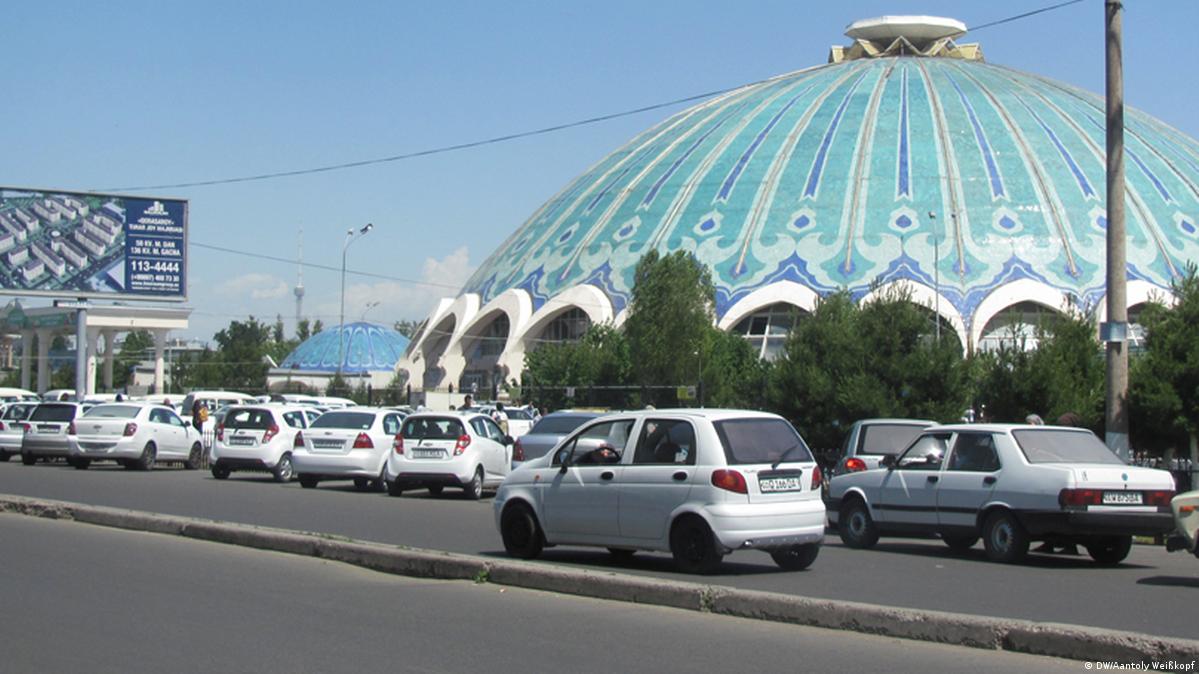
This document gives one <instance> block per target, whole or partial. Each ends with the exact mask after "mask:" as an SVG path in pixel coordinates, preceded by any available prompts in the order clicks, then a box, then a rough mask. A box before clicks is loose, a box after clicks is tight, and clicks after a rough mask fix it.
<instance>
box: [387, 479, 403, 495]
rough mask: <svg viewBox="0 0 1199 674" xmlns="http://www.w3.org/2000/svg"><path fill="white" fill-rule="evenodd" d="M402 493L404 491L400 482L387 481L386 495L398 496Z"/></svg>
mask: <svg viewBox="0 0 1199 674" xmlns="http://www.w3.org/2000/svg"><path fill="white" fill-rule="evenodd" d="M403 493H404V485H402V484H400V483H399V482H398V481H396V482H388V483H387V495H388V496H400V495H401V494H403Z"/></svg>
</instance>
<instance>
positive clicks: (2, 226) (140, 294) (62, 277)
mask: <svg viewBox="0 0 1199 674" xmlns="http://www.w3.org/2000/svg"><path fill="white" fill-rule="evenodd" d="M0 294H6V295H33V296H38V295H41V296H47V297H57V298H76V297H78V298H83V297H92V298H106V299H130V300H158V301H184V300H186V299H187V201H184V200H181V199H163V198H155V197H144V196H122V195H116V194H97V193H93V192H56V191H46V190H32V189H25V188H16V187H0Z"/></svg>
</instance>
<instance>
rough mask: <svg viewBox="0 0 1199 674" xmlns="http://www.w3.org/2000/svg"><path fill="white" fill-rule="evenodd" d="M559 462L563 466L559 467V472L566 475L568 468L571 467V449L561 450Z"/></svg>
mask: <svg viewBox="0 0 1199 674" xmlns="http://www.w3.org/2000/svg"><path fill="white" fill-rule="evenodd" d="M558 463H559V464H561V466H560V467H559V468H558V472H559V473H561V474H563V475H565V474H566V469H567V468H569V467H570V450H569V449H562V450H559V452H558Z"/></svg>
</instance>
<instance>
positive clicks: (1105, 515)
mask: <svg viewBox="0 0 1199 674" xmlns="http://www.w3.org/2000/svg"><path fill="white" fill-rule="evenodd" d="M1173 496H1174V481H1173V478H1172V477H1171V476H1170V473H1168V472H1166V471H1164V470H1156V469H1152V468H1140V467H1137V466H1130V465H1127V464H1125V463H1124V461H1122V460H1121V459H1120V458H1119V457H1117V456H1116V455H1115V454H1113V453H1112V452H1111V451H1110V450H1109V449H1108V448H1107V447H1106V446H1105V445H1104V444H1103V443H1102V442H1100V441H1099V439H1098V438H1096V437H1095V435H1094V434H1093V433H1091V432H1090V431H1088V430H1085V429H1080V428H1063V427H1055V426H1029V425H1011V424H985V425H984V424H977V425H976V424H962V425H953V426H933V427H931V428H928V429H926V430H924V431H923V432H922V433H921V434H920V435H919V436H918V437H917V438H916V439H915V440H914V441H913V442H912V444H911V445H909V446H908V447H907V449H906V450H904V451H903V453H901V454H900V455H899V457H898V458H893V457H888V458H887V459H885V460H884V462H883V465H882V467H880V468H878V469H875V470H867V471H864V472H855V473H848V474H845V475H838V476H836V477H834V478H833V479H832V480H831V481H830V485H829V519H830V521H832V522H833V523H835V524H837V526H838V529H839V530H840V534H841V540H842V541H843V542H844V543H845V544H846V545H848V546H850V547H853V548H869V547H872V546H873V545H874V544H875V543H876V542H877V541H878V538H879V536H880V535H884V534H886V535H897V536H903V535H917V536H928V535H932V534H939V535H940V536H941V539H942V540H943V541H945V543H946V544H947V545H949V547H951V548H953V549H956V550H965V549H968V548H970V547H972V546H973V545H974V544H975V543H976V542H977V541H978V539H979V537H980V536H981V537H982V539H983V545H984V547H985V549H986V554H987V557H989V558H990V559H992V560H994V561H997V562H1018V561H1020V560H1022V559H1023V558H1024V556H1025V555H1026V554H1027V553H1028V547H1029V543H1030V542H1031V541H1034V540H1042V541H1049V542H1051V543H1055V544H1063V545H1064V544H1067V543H1074V544H1081V545H1083V546H1085V547H1086V548H1087V552H1089V553H1090V555H1091V557H1092V558H1093V559H1094V560H1095V561H1096V562H1097V563H1100V564H1117V563H1119V562H1120V561H1122V560H1123V559H1124V558H1125V557H1127V556H1128V552H1129V549H1130V548H1131V546H1132V537H1133V536H1134V535H1149V536H1151V535H1156V534H1164V533H1168V532H1169V531H1170V530H1171V529H1172V528H1173V523H1172V517H1171V513H1170V499H1171V498H1173Z"/></svg>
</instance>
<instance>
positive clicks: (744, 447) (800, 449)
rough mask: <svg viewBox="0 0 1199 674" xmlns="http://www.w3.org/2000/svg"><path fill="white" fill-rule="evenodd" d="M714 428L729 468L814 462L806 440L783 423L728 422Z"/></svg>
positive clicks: (787, 424)
mask: <svg viewBox="0 0 1199 674" xmlns="http://www.w3.org/2000/svg"><path fill="white" fill-rule="evenodd" d="M713 425H714V426H715V427H716V435H718V436H720V444H722V445H724V456H725V458H726V459H728V462H729V465H739V464H753V463H775V462H777V461H780V460H785V461H788V462H790V461H811V460H812V452H811V451H809V450H808V445H807V444H806V443H805V442H804V441H803V438H801V437H800V436H799V433H796V432H795V428H794V427H792V426H791V424H789V423H787V422H786V421H783V420H782V419H769V418H763V419H727V420H725V421H717V422H714V423H713Z"/></svg>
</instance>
